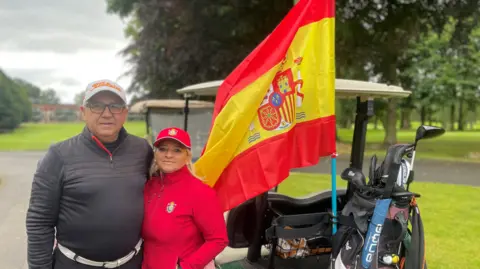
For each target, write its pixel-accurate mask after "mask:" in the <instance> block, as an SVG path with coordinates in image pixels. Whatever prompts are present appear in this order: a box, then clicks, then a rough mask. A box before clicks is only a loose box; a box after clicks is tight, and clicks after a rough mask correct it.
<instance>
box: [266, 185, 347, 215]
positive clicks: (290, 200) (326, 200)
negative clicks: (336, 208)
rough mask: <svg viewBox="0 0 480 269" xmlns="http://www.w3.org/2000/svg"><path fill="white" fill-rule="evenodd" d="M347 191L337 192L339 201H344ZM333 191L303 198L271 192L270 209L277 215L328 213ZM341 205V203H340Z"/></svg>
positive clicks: (269, 196) (340, 190) (269, 197)
mask: <svg viewBox="0 0 480 269" xmlns="http://www.w3.org/2000/svg"><path fill="white" fill-rule="evenodd" d="M345 194H346V190H345V189H339V190H337V199H342V198H343V196H344V195H345ZM331 197H332V191H330V190H328V191H322V192H319V193H314V194H312V195H309V196H307V197H303V198H294V197H290V196H288V195H285V194H281V193H276V192H271V193H269V194H268V202H269V203H270V209H271V210H272V211H273V212H275V213H276V214H277V215H296V214H308V213H317V212H326V211H328V210H329V209H331V207H332V200H331ZM339 203H340V204H341V201H339Z"/></svg>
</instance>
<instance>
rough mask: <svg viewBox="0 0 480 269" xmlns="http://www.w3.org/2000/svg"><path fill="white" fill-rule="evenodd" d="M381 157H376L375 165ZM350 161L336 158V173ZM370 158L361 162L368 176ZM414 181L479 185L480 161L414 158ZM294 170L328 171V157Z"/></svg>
mask: <svg viewBox="0 0 480 269" xmlns="http://www.w3.org/2000/svg"><path fill="white" fill-rule="evenodd" d="M382 160H383V159H380V158H379V159H378V161H377V162H378V163H377V166H379V165H380V163H381V161H382ZM349 165H350V162H349V161H348V160H345V159H338V160H337V175H340V173H342V171H343V169H345V168H346V167H348V166H349ZM369 166H370V159H369V158H365V161H364V162H363V173H364V174H365V176H367V177H368V171H369ZM414 170H415V181H424V182H442V183H452V184H463V185H472V186H480V177H479V176H478V175H480V163H458V162H451V161H431V160H419V159H417V160H415V163H414ZM296 171H301V172H310V173H330V159H329V158H326V159H322V160H321V161H320V163H319V164H318V165H316V166H312V167H307V168H302V169H298V170H296Z"/></svg>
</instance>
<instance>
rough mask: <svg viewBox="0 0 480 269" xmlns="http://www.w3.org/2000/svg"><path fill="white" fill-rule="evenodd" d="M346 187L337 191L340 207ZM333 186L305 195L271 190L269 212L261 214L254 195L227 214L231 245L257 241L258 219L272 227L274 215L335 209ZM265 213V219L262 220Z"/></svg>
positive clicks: (237, 246)
mask: <svg viewBox="0 0 480 269" xmlns="http://www.w3.org/2000/svg"><path fill="white" fill-rule="evenodd" d="M345 194H346V190H345V189H339V190H338V191H337V201H338V204H339V210H341V205H343V204H344V202H343V200H344V196H345ZM331 195H332V192H331V191H330V190H326V191H322V192H319V193H315V194H314V195H310V196H308V197H305V198H293V197H290V196H287V195H285V194H280V193H276V192H268V196H267V201H268V207H267V209H266V211H267V212H265V213H263V214H259V212H258V210H260V209H259V206H257V204H256V200H255V198H253V199H250V200H248V201H246V202H244V203H242V204H240V205H239V206H237V207H235V208H233V209H232V210H230V212H229V213H228V216H227V217H226V223H227V233H228V239H229V241H230V243H229V247H231V248H247V247H249V246H250V244H251V243H252V242H253V241H254V239H255V235H256V225H255V224H257V223H263V225H264V227H266V228H267V227H270V225H271V221H272V219H273V218H274V217H277V216H284V215H298V214H309V213H318V212H328V211H330V210H331V205H332V201H331ZM258 216H262V218H263V220H259V219H258Z"/></svg>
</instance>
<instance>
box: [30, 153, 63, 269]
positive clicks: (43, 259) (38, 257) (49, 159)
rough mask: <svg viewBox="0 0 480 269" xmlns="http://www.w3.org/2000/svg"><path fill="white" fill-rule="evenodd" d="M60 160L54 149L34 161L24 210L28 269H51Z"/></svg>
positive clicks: (60, 185) (61, 165)
mask: <svg viewBox="0 0 480 269" xmlns="http://www.w3.org/2000/svg"><path fill="white" fill-rule="evenodd" d="M62 177H63V160H62V159H61V158H60V155H59V154H58V153H57V151H56V149H55V148H54V147H50V149H49V150H48V152H47V153H46V155H45V156H44V157H43V158H42V159H41V160H40V161H39V162H38V166H37V171H36V172H35V175H34V177H33V183H32V191H31V194H30V204H29V207H28V211H27V221H26V225H27V237H28V247H27V249H28V268H29V269H52V258H53V257H52V251H53V243H54V239H55V230H54V227H55V225H56V222H57V218H58V210H59V204H60V196H61V193H62V184H61V178H62Z"/></svg>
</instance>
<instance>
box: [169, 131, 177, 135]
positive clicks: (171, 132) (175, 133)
mask: <svg viewBox="0 0 480 269" xmlns="http://www.w3.org/2000/svg"><path fill="white" fill-rule="evenodd" d="M168 135H170V136H176V135H177V130H175V129H170V130H168Z"/></svg>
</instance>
